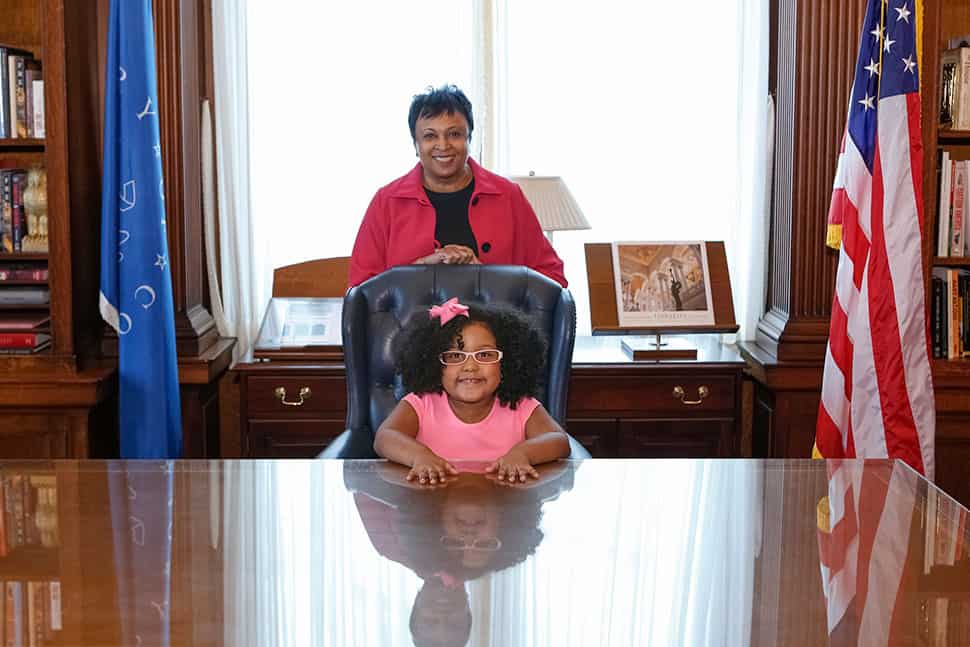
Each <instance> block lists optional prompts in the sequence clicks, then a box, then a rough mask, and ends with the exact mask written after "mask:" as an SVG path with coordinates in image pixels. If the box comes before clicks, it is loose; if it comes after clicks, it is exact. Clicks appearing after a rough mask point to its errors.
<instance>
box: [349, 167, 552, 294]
mask: <svg viewBox="0 0 970 647" xmlns="http://www.w3.org/2000/svg"><path fill="white" fill-rule="evenodd" d="M468 165H469V166H470V167H471V170H472V175H474V176H475V190H474V192H473V193H472V198H471V203H470V204H469V205H468V222H469V223H470V224H471V228H472V233H474V234H475V240H476V241H478V260H480V261H481V262H482V263H490V264H493V265H525V266H526V267H531V268H532V269H534V270H536V271H537V272H541V273H542V274H545V275H546V276H548V277H549V278H551V279H553V280H554V281H557V282H559V283H560V284H561V285H562V286H563V287H566V277H565V275H564V274H563V270H562V260H560V258H559V256H557V255H556V252H555V251H554V250H553V249H552V245H550V244H549V240H548V239H547V238H546V237H545V235H543V233H542V229H541V228H540V226H539V220H538V219H537V218H536V214H535V212H534V211H533V210H532V205H530V204H529V202H528V200H526V199H525V196H524V195H523V194H522V189H520V188H519V186H518V185H517V184H515V183H514V182H511V181H509V180H507V179H505V178H503V177H501V176H499V175H496V174H494V173H491V172H489V171H486V170H485V169H483V168H482V167H481V166H479V165H478V164H477V163H476V162H475V160H473V159H471V158H468ZM435 218H436V216H435V210H434V206H432V204H431V201H430V200H428V196H427V194H426V193H425V192H424V186H423V185H422V182H421V164H420V163H418V164H417V165H416V166H415V167H414V168H413V169H411V172H410V173H408V174H407V175H405V176H403V177H400V178H398V179H397V180H394V181H393V182H391V183H390V184H388V185H387V186H385V187H383V188H382V189H380V190H378V191H377V194H375V195H374V198H373V199H372V200H371V203H370V206H369V207H367V213H366V214H364V221H363V222H362V223H360V230H359V231H358V232H357V240H356V241H355V242H354V251H353V254H351V257H350V278H349V284H350V285H351V286H354V285H357V284H359V283H362V282H364V281H366V280H367V279H369V278H370V277H372V276H376V275H377V274H380V273H381V272H383V271H384V270H386V269H388V268H390V267H393V266H395V265H409V264H411V263H413V262H414V261H415V260H417V259H419V258H421V257H422V256H427V255H428V254H431V253H432V252H434V250H435V240H434V227H435Z"/></svg>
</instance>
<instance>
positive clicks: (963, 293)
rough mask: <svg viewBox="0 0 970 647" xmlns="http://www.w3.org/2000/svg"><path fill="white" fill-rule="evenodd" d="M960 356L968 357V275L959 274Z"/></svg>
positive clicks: (969, 309)
mask: <svg viewBox="0 0 970 647" xmlns="http://www.w3.org/2000/svg"><path fill="white" fill-rule="evenodd" d="M957 285H958V287H959V291H960V356H961V357H967V356H970V274H967V273H966V272H964V271H961V272H960V278H959V279H958V282H957Z"/></svg>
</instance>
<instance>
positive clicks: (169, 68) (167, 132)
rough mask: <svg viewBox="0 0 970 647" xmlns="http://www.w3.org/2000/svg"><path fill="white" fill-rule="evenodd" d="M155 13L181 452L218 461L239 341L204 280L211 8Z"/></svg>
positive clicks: (160, 3) (187, 5) (169, 6)
mask: <svg viewBox="0 0 970 647" xmlns="http://www.w3.org/2000/svg"><path fill="white" fill-rule="evenodd" d="M153 10H154V15H155V41H156V56H157V66H158V101H159V116H160V126H161V138H162V158H163V159H162V162H163V168H164V172H165V188H166V191H165V195H166V202H165V206H166V212H167V213H166V219H167V226H168V237H169V255H170V259H169V260H170V264H171V268H172V288H173V297H174V302H175V334H176V348H177V350H178V353H179V381H180V383H181V385H182V388H181V396H182V413H183V417H182V425H183V448H184V451H185V456H193V457H202V456H208V457H213V456H218V455H219V436H220V434H219V397H218V395H219V389H218V387H217V384H218V381H219V378H220V376H221V375H222V374H223V373H224V372H225V371H226V370H227V369H228V367H229V362H230V360H231V357H232V349H233V345H234V341H233V340H226V339H220V338H219V334H218V331H217V330H216V326H215V321H214V320H213V318H212V315H211V314H210V312H209V310H208V309H207V303H208V292H207V285H206V283H205V281H204V279H205V276H206V263H205V256H204V252H203V221H202V180H201V173H202V162H201V127H200V116H201V101H202V97H203V96H204V94H205V92H206V89H207V88H209V87H211V78H212V64H211V61H212V52H211V20H210V18H209V17H208V14H209V12H210V10H211V7H210V4H209V3H208V2H201V3H200V2H196V1H195V0H154V5H153Z"/></svg>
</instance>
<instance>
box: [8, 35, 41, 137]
mask: <svg viewBox="0 0 970 647" xmlns="http://www.w3.org/2000/svg"><path fill="white" fill-rule="evenodd" d="M28 137H34V138H42V137H44V74H43V72H42V70H41V65H40V61H38V60H36V59H34V58H33V57H32V56H31V55H30V54H29V53H28V52H22V51H19V50H15V49H10V48H8V47H0V138H11V139H13V138H28Z"/></svg>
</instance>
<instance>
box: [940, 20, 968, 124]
mask: <svg viewBox="0 0 970 647" xmlns="http://www.w3.org/2000/svg"><path fill="white" fill-rule="evenodd" d="M950 44H951V45H954V46H953V47H951V48H949V49H946V50H944V51H943V52H942V53H941V54H940V127H941V128H952V129H953V130H970V46H968V45H970V35H967V36H964V37H961V38H957V39H954V40H951V41H950Z"/></svg>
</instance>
